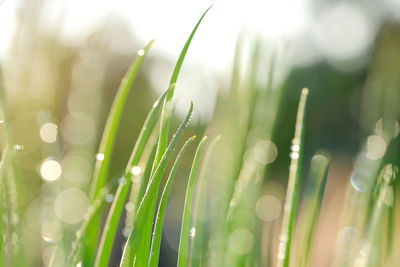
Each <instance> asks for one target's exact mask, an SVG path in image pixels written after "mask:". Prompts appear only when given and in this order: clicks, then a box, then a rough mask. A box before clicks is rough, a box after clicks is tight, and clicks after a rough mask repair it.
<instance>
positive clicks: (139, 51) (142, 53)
mask: <svg viewBox="0 0 400 267" xmlns="http://www.w3.org/2000/svg"><path fill="white" fill-rule="evenodd" d="M144 53H145V52H144V50H143V49H139V50H138V51H137V54H138V55H139V56H143V55H144Z"/></svg>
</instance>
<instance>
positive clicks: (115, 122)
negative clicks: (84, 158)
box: [84, 41, 154, 266]
mask: <svg viewBox="0 0 400 267" xmlns="http://www.w3.org/2000/svg"><path fill="white" fill-rule="evenodd" d="M153 42H154V41H151V42H149V44H147V46H146V47H145V48H144V49H143V50H140V51H141V53H138V57H137V58H136V59H135V60H134V61H133V63H132V65H131V66H130V68H129V70H128V71H127V73H126V74H125V77H124V78H123V79H122V81H121V85H120V87H119V89H118V91H117V94H116V95H115V98H114V101H113V103H112V106H111V109H110V112H109V114H108V116H107V120H106V124H105V127H104V131H103V135H102V137H101V141H100V145H99V150H98V153H97V155H96V159H97V160H96V163H95V167H94V171H93V177H92V181H91V185H90V191H89V201H90V203H93V201H94V200H95V199H96V198H97V197H98V196H99V194H100V191H101V189H102V188H103V187H104V185H105V184H106V180H107V175H108V170H109V167H110V163H111V158H112V157H111V155H112V151H113V148H114V144H115V139H116V135H117V130H118V126H119V123H120V121H121V116H122V111H123V109H124V106H125V103H126V100H127V97H128V95H129V92H130V91H131V87H132V84H133V81H134V80H135V78H136V76H137V74H138V72H139V69H140V67H141V65H142V63H143V61H144V59H145V57H146V55H147V51H148V50H149V49H150V47H151V45H152V44H153ZM99 216H100V214H99V215H97V217H98V218H93V220H92V221H91V224H90V226H89V227H88V235H89V237H88V239H87V240H86V246H85V258H84V260H85V264H86V265H90V266H92V265H93V263H94V257H95V254H96V247H97V245H98V236H99V232H100V218H99Z"/></svg>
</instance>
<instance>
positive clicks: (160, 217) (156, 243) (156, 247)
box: [148, 136, 196, 267]
mask: <svg viewBox="0 0 400 267" xmlns="http://www.w3.org/2000/svg"><path fill="white" fill-rule="evenodd" d="M195 139H196V136H193V137H191V138H189V139H188V140H187V141H186V142H185V144H184V145H183V147H182V148H181V151H180V152H179V154H178V156H177V158H176V160H175V162H174V165H173V166H172V169H171V172H170V174H169V177H168V180H167V182H166V184H165V186H164V190H163V193H162V195H161V199H160V204H159V206H158V211H157V217H156V222H155V226H154V231H153V240H152V243H151V250H150V259H149V264H148V265H149V267H157V266H158V260H159V257H160V246H161V236H162V228H163V224H164V215H165V209H166V207H167V202H168V198H169V194H170V192H171V188H172V183H173V182H174V178H175V176H176V173H177V171H178V167H179V163H180V161H181V158H182V156H183V154H184V153H185V151H186V148H187V147H188V145H189V143H190V142H192V141H193V140H195Z"/></svg>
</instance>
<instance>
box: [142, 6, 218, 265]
mask: <svg viewBox="0 0 400 267" xmlns="http://www.w3.org/2000/svg"><path fill="white" fill-rule="evenodd" d="M210 8H211V7H209V8H208V9H207V10H206V11H205V12H204V13H203V15H202V16H201V17H200V19H199V20H198V22H197V24H196V25H195V27H194V29H193V30H192V32H191V34H190V35H189V37H188V39H187V41H186V43H185V45H184V47H183V48H182V50H181V53H180V55H179V57H178V60H177V62H176V64H175V67H174V70H173V72H172V75H171V78H170V82H169V84H175V83H176V81H177V79H178V76H179V72H180V70H181V67H182V64H183V61H184V59H185V56H186V54H187V51H188V49H189V46H190V43H191V42H192V39H193V37H194V35H195V33H196V31H197V29H198V27H199V26H200V23H201V21H202V20H203V18H204V16H205V15H206V13H207V12H208V10H209V9H210ZM173 94H174V90H171V91H170V92H169V93H168V95H167V97H166V99H165V101H164V103H163V110H162V115H161V123H160V135H159V140H158V143H157V151H156V156H155V160H154V163H153V168H152V175H153V174H154V172H155V170H156V169H157V167H158V164H159V162H160V160H161V157H162V155H163V154H164V152H165V150H166V147H167V144H168V138H169V127H170V121H171V113H172V103H171V101H172V98H173ZM155 207H156V203H155V201H154V202H153V203H152V206H151V207H150V209H151V212H150V213H149V214H150V215H149V216H150V217H149V218H148V220H152V218H153V213H154V212H155ZM144 232H145V233H144V236H145V237H146V238H145V239H143V241H142V242H143V244H142V245H141V246H140V250H141V251H139V252H138V254H141V255H143V257H139V259H143V262H140V261H139V262H138V263H137V264H138V265H145V264H147V263H148V259H145V257H146V255H147V254H148V251H149V250H150V244H151V241H150V239H151V232H152V228H151V227H150V224H148V225H147V227H146V228H145V229H144Z"/></svg>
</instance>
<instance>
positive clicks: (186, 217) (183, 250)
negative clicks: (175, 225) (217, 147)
mask: <svg viewBox="0 0 400 267" xmlns="http://www.w3.org/2000/svg"><path fill="white" fill-rule="evenodd" d="M206 140H207V137H203V139H202V140H201V141H200V143H199V145H198V146H197V150H196V154H195V156H194V159H193V163H192V168H191V169H190V175H189V181H188V185H187V189H186V196H185V204H184V206H183V216H182V226H181V236H180V240H179V250H178V263H177V266H178V267H185V266H187V261H188V252H189V234H191V235H195V230H196V229H194V228H193V229H194V230H193V231H192V230H191V229H190V223H191V222H190V213H191V211H192V205H193V193H194V186H195V178H196V174H197V168H198V165H199V160H200V151H201V148H202V147H203V145H204V143H205V141H206Z"/></svg>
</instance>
